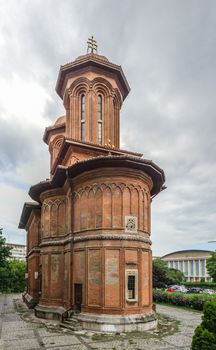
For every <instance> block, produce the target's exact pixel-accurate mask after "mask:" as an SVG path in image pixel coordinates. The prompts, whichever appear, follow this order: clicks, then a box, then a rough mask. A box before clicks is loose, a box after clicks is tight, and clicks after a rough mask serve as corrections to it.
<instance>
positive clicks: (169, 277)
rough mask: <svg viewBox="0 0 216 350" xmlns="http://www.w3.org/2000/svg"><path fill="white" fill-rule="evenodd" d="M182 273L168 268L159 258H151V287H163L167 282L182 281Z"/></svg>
mask: <svg viewBox="0 0 216 350" xmlns="http://www.w3.org/2000/svg"><path fill="white" fill-rule="evenodd" d="M184 278H185V277H184V274H183V273H182V272H181V271H179V270H176V269H170V268H169V267H168V266H167V264H166V263H165V261H163V260H161V259H160V258H157V259H154V260H153V287H154V288H165V287H166V286H167V285H168V284H179V283H182V282H183V281H184Z"/></svg>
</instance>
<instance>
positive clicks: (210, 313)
mask: <svg viewBox="0 0 216 350" xmlns="http://www.w3.org/2000/svg"><path fill="white" fill-rule="evenodd" d="M201 325H202V327H203V328H206V329H208V330H209V332H213V333H215V334H216V302H215V301H212V302H208V303H206V304H205V305H204V308H203V321H202V323H201Z"/></svg>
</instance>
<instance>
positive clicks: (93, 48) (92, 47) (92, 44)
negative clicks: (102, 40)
mask: <svg viewBox="0 0 216 350" xmlns="http://www.w3.org/2000/svg"><path fill="white" fill-rule="evenodd" d="M87 44H88V47H87V53H89V52H90V53H97V47H98V46H97V41H96V40H95V39H94V37H93V35H92V36H91V37H90V38H88V41H87Z"/></svg>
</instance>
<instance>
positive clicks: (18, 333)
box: [2, 329, 35, 340]
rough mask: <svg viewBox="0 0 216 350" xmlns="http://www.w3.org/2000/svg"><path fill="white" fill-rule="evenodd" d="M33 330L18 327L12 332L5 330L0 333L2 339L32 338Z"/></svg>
mask: <svg viewBox="0 0 216 350" xmlns="http://www.w3.org/2000/svg"><path fill="white" fill-rule="evenodd" d="M34 336H35V334H34V330H33V329H27V330H26V329H24V330H23V329H20V330H14V331H13V332H11V331H9V332H5V333H3V334H2V338H3V339H4V340H14V339H26V338H34Z"/></svg>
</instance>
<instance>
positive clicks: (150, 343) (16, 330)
mask: <svg viewBox="0 0 216 350" xmlns="http://www.w3.org/2000/svg"><path fill="white" fill-rule="evenodd" d="M157 312H158V313H159V326H158V328H157V329H156V330H154V331H148V332H145V333H142V332H130V333H121V334H107V333H106V334H104V333H94V332H89V331H85V330H83V331H74V332H73V331H70V330H67V329H63V328H61V327H60V326H59V323H58V322H57V321H50V320H49V321H48V320H41V319H38V318H36V317H35V316H34V312H33V310H29V309H27V307H26V306H25V304H24V303H23V302H22V299H21V295H20V294H0V350H38V349H50V350H60V349H61V350H68V349H72V350H86V349H87V350H96V349H98V350H105V349H106V350H107V349H110V350H120V349H123V350H165V349H166V350H179V349H182V350H183V349H184V350H189V349H190V345H191V341H192V336H193V333H194V329H195V328H196V326H197V325H198V324H200V322H201V313H199V312H196V311H192V310H189V311H188V310H184V309H181V308H175V307H172V306H164V305H157Z"/></svg>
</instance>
